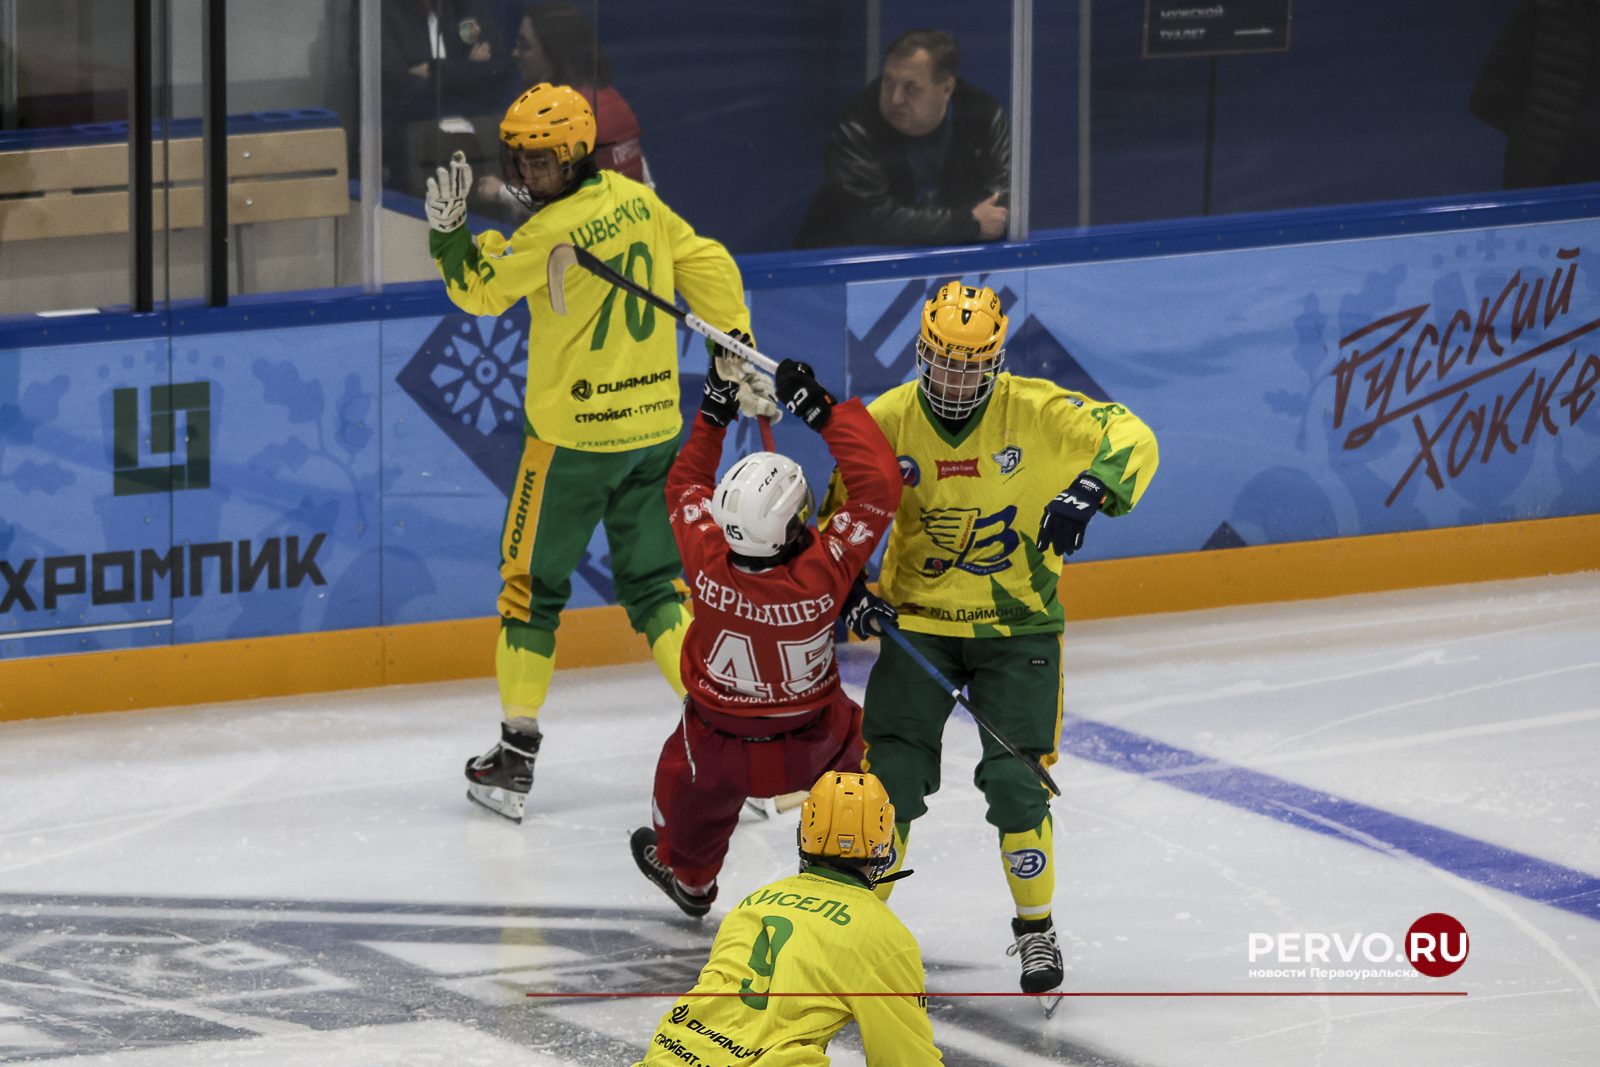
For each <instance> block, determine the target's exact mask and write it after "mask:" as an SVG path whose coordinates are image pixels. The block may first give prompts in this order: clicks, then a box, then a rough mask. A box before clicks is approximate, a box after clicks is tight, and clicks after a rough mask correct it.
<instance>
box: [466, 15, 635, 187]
mask: <svg viewBox="0 0 1600 1067" xmlns="http://www.w3.org/2000/svg"><path fill="white" fill-rule="evenodd" d="M512 55H513V56H514V57H515V58H516V61H517V67H518V69H519V71H520V73H521V75H522V84H523V87H524V88H531V87H532V86H535V85H538V84H539V83H540V82H549V83H550V84H552V85H570V86H571V87H572V88H574V89H576V90H578V92H579V93H581V94H583V96H584V97H585V98H586V99H587V100H588V101H589V104H590V106H591V107H593V108H594V118H595V126H596V130H595V140H596V141H597V142H598V143H597V144H596V145H595V147H594V160H595V163H596V164H597V165H598V166H599V167H601V168H602V169H604V170H614V171H616V172H617V173H619V174H622V175H624V176H626V177H629V178H632V179H633V180H634V181H638V182H643V183H644V184H646V185H648V186H649V187H650V188H652V189H654V188H655V182H653V181H651V180H650V168H649V166H648V165H647V164H646V163H645V159H644V152H643V150H642V149H641V148H640V147H639V137H640V131H639V120H638V119H636V118H634V115H633V109H632V108H630V107H629V106H628V102H627V101H626V100H624V99H623V98H622V94H621V93H619V92H617V90H616V89H615V88H613V87H612V84H611V61H610V60H609V59H607V58H606V51H605V49H604V48H603V47H601V44H600V41H599V38H597V37H596V36H595V32H594V28H593V27H592V26H590V25H589V20H588V19H586V18H585V17H584V15H583V12H582V11H580V10H578V8H577V6H576V5H574V4H569V3H563V2H560V0H552V2H549V3H540V4H529V5H528V10H527V13H526V14H524V15H523V17H522V25H521V26H520V27H519V28H518V29H517V42H516V45H515V47H514V48H513V49H512ZM478 195H479V196H481V197H483V198H484V199H486V200H495V201H497V202H498V203H500V205H501V206H502V207H503V208H504V209H505V210H506V211H507V212H508V213H509V214H510V215H512V216H514V217H515V216H526V215H527V209H526V208H524V207H523V206H522V205H521V204H520V203H519V202H518V201H517V200H516V199H515V198H514V197H512V196H510V194H508V193H506V192H505V191H504V183H503V182H501V180H500V179H499V178H495V177H492V176H486V177H483V178H480V179H479V180H478Z"/></svg>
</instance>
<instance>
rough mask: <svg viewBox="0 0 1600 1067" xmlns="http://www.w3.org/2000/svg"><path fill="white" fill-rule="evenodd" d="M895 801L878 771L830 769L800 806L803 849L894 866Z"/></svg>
mask: <svg viewBox="0 0 1600 1067" xmlns="http://www.w3.org/2000/svg"><path fill="white" fill-rule="evenodd" d="M893 848H894V805H893V804H891V803H889V794H888V793H887V792H886V791H885V790H884V788H883V783H882V782H880V781H878V778H877V776H876V775H873V774H847V773H845V772H843V771H829V772H828V773H827V774H824V775H823V776H822V777H821V778H818V779H817V784H816V785H814V786H812V787H811V793H810V795H809V796H807V797H806V800H805V803H804V804H802V805H801V806H800V851H801V852H802V853H803V854H805V855H807V856H815V857H820V858H837V859H844V860H857V861H860V865H862V866H867V867H874V868H876V867H884V866H888V864H889V861H890V854H891V852H892V851H893Z"/></svg>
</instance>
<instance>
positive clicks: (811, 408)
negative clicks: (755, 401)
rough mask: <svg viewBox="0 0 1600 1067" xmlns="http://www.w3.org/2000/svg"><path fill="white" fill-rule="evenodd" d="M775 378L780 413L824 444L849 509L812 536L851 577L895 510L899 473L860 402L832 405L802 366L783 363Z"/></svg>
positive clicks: (835, 514) (830, 518)
mask: <svg viewBox="0 0 1600 1067" xmlns="http://www.w3.org/2000/svg"><path fill="white" fill-rule="evenodd" d="M776 378H777V393H778V399H779V400H780V401H782V402H783V405H784V407H786V408H788V409H789V410H790V411H792V412H793V413H794V414H795V415H796V416H797V417H798V418H799V419H800V421H801V422H804V423H805V424H806V425H807V426H809V427H811V428H812V429H813V430H816V431H817V432H818V433H820V434H821V435H822V439H823V440H824V441H826V442H827V443H828V452H829V454H830V455H832V456H833V461H834V463H835V464H836V466H837V470H838V475H837V477H838V479H839V481H840V482H841V483H842V484H843V486H844V489H845V493H846V494H847V496H848V499H849V505H848V507H847V508H845V507H841V508H840V509H839V510H836V511H834V512H833V513H832V514H831V515H829V516H828V518H827V520H826V522H825V523H824V524H823V525H820V526H819V527H818V531H819V533H820V534H821V535H822V536H823V538H824V539H825V541H828V542H830V544H829V555H830V556H831V558H832V559H833V560H834V561H835V562H836V563H837V564H838V565H839V566H841V567H843V568H844V569H845V570H846V571H848V572H850V573H854V572H855V571H858V570H859V569H860V568H861V565H862V564H863V563H865V562H866V560H867V558H868V557H870V556H871V555H872V550H873V549H874V548H875V547H877V544H878V539H879V538H881V537H882V536H883V534H884V531H886V530H888V528H889V524H890V522H892V521H893V520H894V511H895V508H897V507H899V506H900V493H901V479H900V467H899V464H898V463H896V461H895V457H894V450H893V449H891V448H890V447H889V442H888V440H886V439H885V438H884V436H883V431H882V430H880V429H878V424H877V423H876V422H874V421H873V418H872V416H871V415H869V414H868V413H867V409H866V407H864V406H863V405H862V403H861V401H860V400H858V399H850V400H846V401H844V402H843V403H840V402H839V401H837V400H835V399H834V397H833V395H832V394H831V393H829V392H828V391H827V390H826V389H824V388H823V387H822V385H821V383H819V382H818V381H817V379H816V375H815V374H813V373H812V371H811V368H810V367H809V366H807V365H806V364H804V363H799V362H796V361H795V360H792V359H786V360H784V361H783V362H782V363H781V364H779V366H778V373H777V375H776ZM835 545H836V546H837V547H835Z"/></svg>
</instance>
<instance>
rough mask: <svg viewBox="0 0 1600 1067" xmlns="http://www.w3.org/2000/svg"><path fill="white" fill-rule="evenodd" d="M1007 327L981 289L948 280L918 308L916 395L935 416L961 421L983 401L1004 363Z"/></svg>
mask: <svg viewBox="0 0 1600 1067" xmlns="http://www.w3.org/2000/svg"><path fill="white" fill-rule="evenodd" d="M1009 325H1010V320H1009V319H1007V318H1006V313H1005V312H1004V311H1002V310H1001V309H1000V298H999V297H998V296H996V295H995V291H994V290H993V289H990V288H988V287H987V286H986V287H984V288H982V289H979V288H975V287H973V286H970V285H962V284H961V282H959V281H953V282H949V283H947V284H946V285H945V286H944V287H943V288H941V289H940V290H939V292H938V293H937V294H935V295H934V298H933V299H932V300H929V301H928V302H927V303H926V304H924V305H923V306H922V329H921V332H920V334H919V336H918V337H917V356H918V357H919V358H920V360H921V361H922V377H921V384H922V393H923V395H924V396H925V397H927V400H928V406H929V407H931V408H932V409H933V411H934V413H935V414H937V415H942V416H944V417H946V418H965V417H966V416H967V415H969V414H971V413H972V411H973V410H974V409H976V408H977V407H978V405H979V404H981V403H983V401H984V400H985V399H987V398H988V396H989V393H990V392H991V391H992V390H993V389H994V383H995V376H996V375H997V374H999V373H1000V365H1001V364H1002V363H1004V362H1005V358H1006V349H1005V343H1006V329H1007V327H1008V326H1009Z"/></svg>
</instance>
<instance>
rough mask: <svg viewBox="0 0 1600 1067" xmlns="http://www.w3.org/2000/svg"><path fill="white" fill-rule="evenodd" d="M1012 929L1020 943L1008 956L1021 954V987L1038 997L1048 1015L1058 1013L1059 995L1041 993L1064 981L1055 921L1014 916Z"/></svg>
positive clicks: (1007, 950)
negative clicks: (1062, 979) (1016, 917)
mask: <svg viewBox="0 0 1600 1067" xmlns="http://www.w3.org/2000/svg"><path fill="white" fill-rule="evenodd" d="M1011 933H1012V935H1013V936H1015V937H1016V939H1017V943H1016V944H1014V945H1012V946H1011V947H1010V948H1008V949H1006V955H1007V956H1017V955H1020V956H1021V957H1022V991H1023V992H1024V993H1032V994H1034V995H1035V996H1038V997H1039V1004H1040V1006H1041V1007H1043V1008H1044V1017H1045V1018H1046V1019H1048V1018H1050V1016H1052V1015H1054V1014H1055V1011H1056V1007H1057V1005H1059V1004H1060V1003H1061V997H1059V996H1054V997H1052V996H1041V995H1040V994H1047V993H1049V992H1050V991H1051V990H1053V989H1057V988H1059V987H1060V985H1061V977H1062V970H1061V948H1060V946H1058V945H1057V944H1056V930H1055V923H1054V922H1052V921H1051V920H1050V917H1049V916H1046V917H1044V918H1043V919H1012V920H1011Z"/></svg>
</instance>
